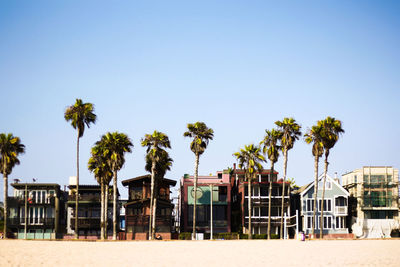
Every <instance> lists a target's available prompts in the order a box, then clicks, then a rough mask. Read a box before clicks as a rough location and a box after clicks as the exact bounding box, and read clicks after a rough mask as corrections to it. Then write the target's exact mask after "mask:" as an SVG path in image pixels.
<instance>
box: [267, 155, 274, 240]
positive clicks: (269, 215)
mask: <svg viewBox="0 0 400 267" xmlns="http://www.w3.org/2000/svg"><path fill="white" fill-rule="evenodd" d="M269 177H270V178H269V190H268V191H269V192H268V229H267V234H268V239H271V196H272V180H273V177H274V162H271V173H270V175H269Z"/></svg>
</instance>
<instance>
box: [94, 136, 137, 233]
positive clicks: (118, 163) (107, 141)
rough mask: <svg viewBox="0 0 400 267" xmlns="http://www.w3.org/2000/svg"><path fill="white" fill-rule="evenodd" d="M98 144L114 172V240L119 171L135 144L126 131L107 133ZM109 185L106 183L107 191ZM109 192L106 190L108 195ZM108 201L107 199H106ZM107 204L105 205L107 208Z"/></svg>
mask: <svg viewBox="0 0 400 267" xmlns="http://www.w3.org/2000/svg"><path fill="white" fill-rule="evenodd" d="M95 145H96V146H100V147H101V149H102V151H103V157H104V158H105V159H106V162H107V165H108V168H110V170H111V171H112V173H113V240H116V239H117V191H118V187H117V173H118V171H119V170H121V168H122V167H123V166H124V164H125V153H131V152H132V147H133V144H132V142H131V140H130V139H129V137H128V136H127V135H126V134H124V133H119V132H113V133H106V134H105V135H103V136H102V137H101V139H100V141H97V142H96V144H95ZM107 190H108V185H107V184H106V191H107ZM107 194H108V192H106V195H107ZM106 201H107V199H106ZM106 208H107V206H105V209H106Z"/></svg>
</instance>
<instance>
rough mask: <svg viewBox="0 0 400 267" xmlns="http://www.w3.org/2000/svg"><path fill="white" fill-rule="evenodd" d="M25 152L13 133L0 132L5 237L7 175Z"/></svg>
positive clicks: (5, 231)
mask: <svg viewBox="0 0 400 267" xmlns="http://www.w3.org/2000/svg"><path fill="white" fill-rule="evenodd" d="M23 153H25V145H23V144H21V139H20V138H19V137H16V136H14V135H13V134H11V133H9V134H4V133H1V134H0V171H1V173H2V174H3V178H4V207H3V208H4V226H3V227H4V230H3V233H4V238H7V219H8V175H10V174H11V172H12V169H13V168H14V167H15V165H19V163H20V161H19V159H18V156H19V155H21V154H23Z"/></svg>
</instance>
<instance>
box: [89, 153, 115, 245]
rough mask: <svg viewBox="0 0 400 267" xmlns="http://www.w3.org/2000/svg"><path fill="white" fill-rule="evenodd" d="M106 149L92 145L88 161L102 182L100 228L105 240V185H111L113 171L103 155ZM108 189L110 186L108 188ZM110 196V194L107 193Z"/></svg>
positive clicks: (102, 238) (91, 169)
mask: <svg viewBox="0 0 400 267" xmlns="http://www.w3.org/2000/svg"><path fill="white" fill-rule="evenodd" d="M103 153H104V151H103V150H102V147H101V146H99V145H95V146H93V147H92V150H91V154H92V156H91V157H90V159H89V162H88V169H89V170H90V171H91V172H93V173H94V176H95V178H96V180H97V182H98V183H99V184H100V188H101V212H100V213H101V215H100V229H101V235H100V236H101V240H104V239H105V237H106V233H107V227H106V223H107V210H108V209H107V206H108V205H106V199H105V195H106V189H105V187H106V186H107V187H108V185H109V183H110V181H111V180H112V177H113V173H112V170H111V168H110V166H109V165H108V164H107V159H106V158H105V157H104V156H103ZM107 191H108V188H107ZM107 198H108V194H107Z"/></svg>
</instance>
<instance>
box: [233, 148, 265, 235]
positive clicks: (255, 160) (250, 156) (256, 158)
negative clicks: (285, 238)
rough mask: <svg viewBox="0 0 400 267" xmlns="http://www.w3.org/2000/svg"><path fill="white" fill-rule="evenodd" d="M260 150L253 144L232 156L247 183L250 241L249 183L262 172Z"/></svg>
mask: <svg viewBox="0 0 400 267" xmlns="http://www.w3.org/2000/svg"><path fill="white" fill-rule="evenodd" d="M260 150H261V148H260V147H258V146H255V145H254V144H250V145H245V146H244V148H242V149H240V151H239V152H236V153H234V154H233V156H234V157H236V160H237V161H238V162H239V168H240V169H243V170H244V176H245V180H246V181H247V195H248V207H247V208H248V215H249V219H248V224H249V231H248V238H249V239H251V236H252V231H251V214H252V212H251V209H252V207H251V183H252V182H253V180H254V179H255V178H256V175H257V172H258V173H261V172H262V170H263V166H262V163H263V162H266V160H265V157H264V156H263V155H262V154H261V151H260Z"/></svg>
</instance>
